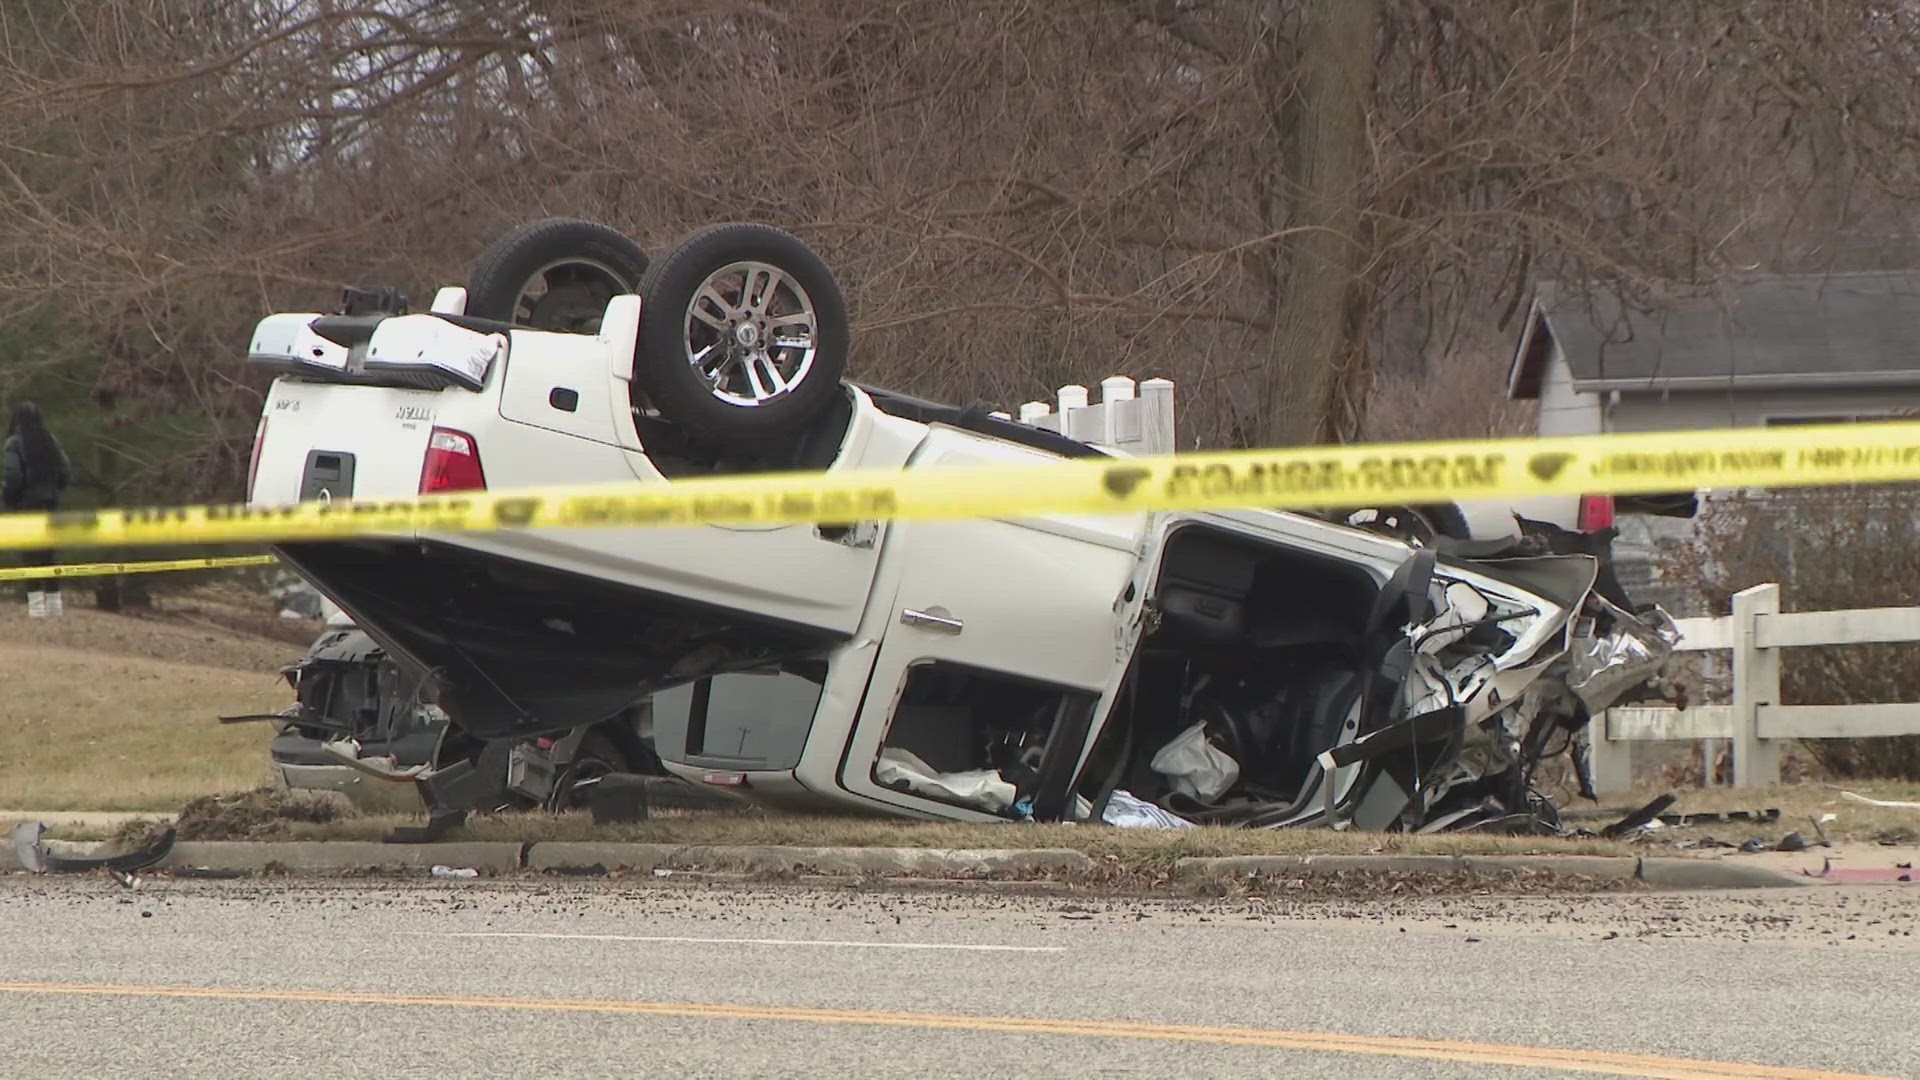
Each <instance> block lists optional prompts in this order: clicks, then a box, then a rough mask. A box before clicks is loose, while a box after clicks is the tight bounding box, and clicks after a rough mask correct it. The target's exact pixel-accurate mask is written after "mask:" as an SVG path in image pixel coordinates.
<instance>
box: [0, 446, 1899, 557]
mask: <svg viewBox="0 0 1920 1080" xmlns="http://www.w3.org/2000/svg"><path fill="white" fill-rule="evenodd" d="M1912 480H1920V423H1914V422H1900V423H1884V424H1834V425H1821V426H1807V427H1791V428H1757V429H1756V428H1748V429H1735V430H1724V431H1691V432H1676V431H1662V432H1653V433H1648V434H1633V435H1587V436H1574V437H1561V438H1539V439H1484V440H1472V441H1456V442H1429V443H1402V444H1381V445H1368V446H1321V447H1296V448H1286V449H1274V450H1246V451H1232V452H1222V453H1204V454H1181V455H1174V456H1163V457H1141V458H1107V457H1101V458H1094V459H1073V460H1060V461H1049V462H1036V463H1033V464H1017V465H1000V464H995V465H975V464H968V465H954V466H951V467H947V466H939V467H932V468H919V469H908V470H905V471H900V470H892V469H889V470H846V471H833V472H825V473H781V474H760V475H755V476H735V477H723V478H701V479H689V480H677V481H674V482H673V483H670V484H665V483H653V484H643V483H622V484H602V485H587V486H577V487H560V486H556V487H541V488H521V489H511V490H506V491H494V492H472V493H460V494H454V495H444V496H428V497H423V498H406V499H392V500H380V501H371V500H369V501H361V502H347V501H340V502H305V503H299V504H293V505H286V506H274V507H259V506H245V505H227V506H189V507H179V508H155V509H128V510H109V511H97V512H96V511H79V512H67V513H55V514H18V515H7V516H4V517H0V550H4V549H21V548H42V547H56V548H71V547H91V546H104V545H128V546H134V545H143V544H195V543H198V544H208V543H278V542H296V541H305V540H337V539H341V538H345V537H354V536H367V535H374V534H403V535H410V534H412V533H415V532H427V533H451V532H486V531H492V530H497V529H577V528H610V527H617V528H635V527H657V526H676V525H703V524H704V525H733V526H772V525H782V524H805V523H826V524H848V523H855V522H862V521H881V520H939V519H958V518H980V517H994V518H1012V517H1022V516H1031V515H1034V514H1092V515H1102V514H1129V513H1140V512H1145V511H1152V510H1204V509H1235V508H1247V507H1268V508H1275V509H1308V508H1338V507H1364V506H1376V505H1385V504H1420V503H1432V502H1447V501H1451V502H1473V501H1476V500H1489V499H1496V500H1497V499H1524V498H1530V497H1535V496H1548V495H1583V494H1614V495H1627V494H1655V493H1662V492H1682V491H1694V490H1698V489H1703V488H1728V487H1762V488H1766V487H1807V486H1823V485H1833V484H1856V483H1885V482H1897V481H1912Z"/></svg>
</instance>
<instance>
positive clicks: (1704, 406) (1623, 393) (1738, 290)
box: [1507, 271, 1920, 608]
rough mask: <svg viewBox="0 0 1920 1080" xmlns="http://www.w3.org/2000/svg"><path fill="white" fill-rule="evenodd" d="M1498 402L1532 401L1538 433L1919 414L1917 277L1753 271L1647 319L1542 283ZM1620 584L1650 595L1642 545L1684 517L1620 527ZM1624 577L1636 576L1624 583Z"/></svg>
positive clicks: (1656, 593) (1682, 530) (1681, 531)
mask: <svg viewBox="0 0 1920 1080" xmlns="http://www.w3.org/2000/svg"><path fill="white" fill-rule="evenodd" d="M1507 394H1508V396H1509V397H1510V398H1513V399H1515V400H1531V401H1537V402H1538V403H1539V414H1540V420H1539V431H1540V434H1542V435H1589V434H1600V433H1607V432H1628V431H1632V432H1645V431H1674V430H1688V429H1692V430H1698V429H1703V428H1726V427H1769V426H1776V425H1782V424H1803V423H1839V422H1856V421H1863V420H1866V421H1871V420H1885V419H1890V418H1893V417H1898V416H1911V415H1915V414H1920V271H1913V272H1908V271H1860V272H1847V273H1820V274H1775V275H1755V276H1749V277H1743V278H1739V279H1735V280H1730V281H1727V282H1724V283H1722V284H1721V285H1720V286H1718V287H1717V288H1715V289H1714V290H1713V291H1712V292H1711V293H1709V294H1707V295H1703V296H1691V297H1683V298H1677V299H1672V300H1669V301H1667V302H1664V303H1662V304H1659V305H1658V306H1657V307H1656V309H1655V310H1652V311H1644V310H1639V309H1637V308H1633V307H1630V306H1628V305H1625V304H1622V303H1621V302H1620V301H1619V299H1618V298H1616V297H1614V296H1611V295H1608V294H1606V293H1604V292H1602V291H1598V290H1589V289H1583V288H1579V287H1577V286H1571V287H1570V286H1567V285H1561V284H1551V283H1549V284H1543V285H1541V286H1539V287H1538V289H1537V290H1536V292H1535V294H1534V298H1533V302H1532V304H1531V305H1530V307H1529V309H1528V313H1527V318H1526V322H1525V324H1524V325H1523V326H1522V327H1521V331H1520V340H1519V343H1518V345H1517V347H1516V348H1515V350H1514V355H1513V361H1512V365H1511V367H1510V369H1509V372H1508V378H1507ZM1620 528H1621V539H1620V541H1619V543H1618V545H1617V551H1618V553H1619V554H1620V556H1621V562H1622V566H1621V572H1622V576H1623V578H1624V579H1626V580H1627V584H1628V585H1629V587H1634V586H1636V585H1637V586H1638V588H1639V590H1640V591H1643V592H1649V593H1651V594H1652V595H1650V596H1649V597H1648V598H1649V599H1656V600H1659V601H1660V602H1662V603H1666V604H1669V605H1671V606H1675V607H1680V608H1684V607H1687V606H1689V605H1687V604H1686V602H1685V599H1684V598H1682V597H1677V596H1672V595H1663V590H1661V589H1660V587H1659V582H1658V577H1659V573H1658V568H1657V567H1656V566H1654V565H1653V564H1652V561H1651V552H1652V548H1653V546H1654V544H1655V543H1656V542H1658V541H1660V540H1663V539H1678V538H1680V537H1683V536H1685V535H1687V533H1688V530H1689V528H1690V526H1689V525H1688V523H1687V522H1686V521H1684V520H1675V519H1668V518H1628V517H1623V518H1622V519H1621V522H1620ZM1636 579H1637V580H1636Z"/></svg>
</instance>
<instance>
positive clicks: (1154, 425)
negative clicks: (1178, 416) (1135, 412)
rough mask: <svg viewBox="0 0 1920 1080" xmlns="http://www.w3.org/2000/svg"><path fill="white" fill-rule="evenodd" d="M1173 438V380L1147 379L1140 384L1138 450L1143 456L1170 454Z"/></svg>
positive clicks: (1173, 448) (1173, 447)
mask: <svg viewBox="0 0 1920 1080" xmlns="http://www.w3.org/2000/svg"><path fill="white" fill-rule="evenodd" d="M1176 449H1178V447H1177V446H1176V445H1175V443H1174V438H1173V380H1172V379H1148V380H1147V381H1146V382H1143V383H1141V384H1140V450H1141V452H1142V453H1144V454H1171V453H1173V452H1174V451H1175V450H1176Z"/></svg>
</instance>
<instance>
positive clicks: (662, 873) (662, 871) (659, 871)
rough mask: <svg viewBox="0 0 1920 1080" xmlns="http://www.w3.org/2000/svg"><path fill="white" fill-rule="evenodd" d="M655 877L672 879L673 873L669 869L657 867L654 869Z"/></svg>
mask: <svg viewBox="0 0 1920 1080" xmlns="http://www.w3.org/2000/svg"><path fill="white" fill-rule="evenodd" d="M653 876H654V877H672V876H673V871H671V870H669V869H667V868H666V867H664V866H656V867H654V868H653Z"/></svg>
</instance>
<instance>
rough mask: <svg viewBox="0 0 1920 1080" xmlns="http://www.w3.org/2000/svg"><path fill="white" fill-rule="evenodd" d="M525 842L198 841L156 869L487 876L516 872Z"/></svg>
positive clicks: (176, 850)
mask: <svg viewBox="0 0 1920 1080" xmlns="http://www.w3.org/2000/svg"><path fill="white" fill-rule="evenodd" d="M525 849H526V845H525V844H510V843H481V842H473V841H469V842H455V843H445V844H382V843H377V842H374V841H370V840H288V841H261V842H255V841H247V840H201V841H189V842H185V843H181V844H177V845H175V846H174V849H173V851H172V852H171V853H170V854H169V855H168V856H167V857H166V859H164V860H163V861H162V862H161V863H160V865H159V867H157V869H163V870H181V869H205V870H222V871H245V872H250V873H259V872H261V871H264V870H266V869H268V868H269V867H274V868H279V869H285V870H288V871H292V872H297V871H301V870H381V869H389V868H397V869H423V870H424V869H427V868H429V867H433V866H436V865H446V866H465V867H472V868H473V869H475V870H481V871H487V872H491V873H496V874H499V873H511V872H513V871H515V870H518V869H520V866H521V854H522V852H523V851H525Z"/></svg>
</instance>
